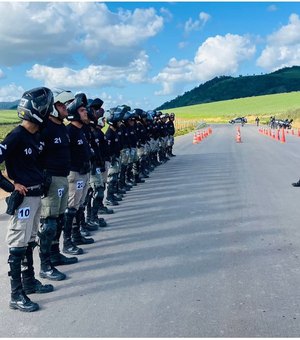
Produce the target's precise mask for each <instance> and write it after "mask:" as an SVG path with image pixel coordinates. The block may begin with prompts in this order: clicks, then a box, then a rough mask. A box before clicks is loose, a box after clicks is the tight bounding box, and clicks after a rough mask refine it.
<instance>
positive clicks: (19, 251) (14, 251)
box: [9, 247, 27, 257]
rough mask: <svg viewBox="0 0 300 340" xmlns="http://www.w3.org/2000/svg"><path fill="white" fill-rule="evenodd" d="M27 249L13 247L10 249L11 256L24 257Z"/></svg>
mask: <svg viewBox="0 0 300 340" xmlns="http://www.w3.org/2000/svg"><path fill="white" fill-rule="evenodd" d="M26 249H27V247H11V248H9V254H10V255H13V256H17V257H23V256H24V255H25V253H26Z"/></svg>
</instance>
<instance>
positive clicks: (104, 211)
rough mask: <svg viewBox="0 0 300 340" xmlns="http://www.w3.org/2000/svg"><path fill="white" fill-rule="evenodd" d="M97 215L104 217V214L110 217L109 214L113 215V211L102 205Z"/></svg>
mask: <svg viewBox="0 0 300 340" xmlns="http://www.w3.org/2000/svg"><path fill="white" fill-rule="evenodd" d="M98 213H99V214H101V215H106V214H107V215H110V214H113V213H114V211H113V209H109V208H107V207H106V206H104V205H102V206H100V207H99V210H98Z"/></svg>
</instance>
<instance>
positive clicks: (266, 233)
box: [0, 125, 300, 337]
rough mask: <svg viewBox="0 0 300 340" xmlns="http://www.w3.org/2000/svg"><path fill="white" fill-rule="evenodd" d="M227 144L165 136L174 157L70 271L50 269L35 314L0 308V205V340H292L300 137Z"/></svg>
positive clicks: (0, 264)
mask: <svg viewBox="0 0 300 340" xmlns="http://www.w3.org/2000/svg"><path fill="white" fill-rule="evenodd" d="M235 135H236V126H230V125H220V126H213V134H212V135H210V136H209V137H208V138H206V139H205V140H204V141H202V142H201V143H199V144H196V145H194V144H192V139H193V135H192V134H189V135H186V136H182V137H178V138H176V141H175V143H176V144H175V149H174V151H175V153H176V154H177V157H174V158H172V159H171V160H170V161H168V162H167V163H165V164H163V165H161V166H159V167H158V168H156V169H155V170H154V171H153V172H152V173H151V177H150V178H149V179H147V181H146V183H144V184H140V185H139V186H137V187H135V188H133V189H132V190H131V191H130V192H129V193H128V194H126V198H125V200H124V201H123V202H121V205H120V206H118V207H116V208H115V214H113V215H110V216H108V217H107V218H106V220H107V222H108V224H109V227H108V228H106V229H105V230H102V231H97V232H95V233H94V236H93V237H94V238H95V241H96V242H95V243H94V244H92V245H88V246H83V247H84V249H85V250H86V252H85V254H84V255H81V256H79V259H80V261H79V262H78V263H77V264H74V265H70V266H64V267H62V266H61V267H58V268H59V269H60V270H61V271H63V272H65V273H66V274H67V280H65V281H60V282H55V283H53V284H54V285H55V291H54V292H52V293H49V294H44V295H37V294H33V295H30V298H31V299H32V300H33V301H35V302H38V303H39V305H40V310H39V311H38V312H34V313H28V314H27V313H21V312H19V311H12V310H10V309H9V308H8V301H9V294H10V289H9V280H8V277H7V270H8V265H7V246H6V244H5V234H6V224H7V216H6V215H5V214H4V213H3V211H4V208H5V207H4V202H3V201H2V203H1V211H0V212H1V213H2V214H1V215H0V226H1V228H0V243H1V246H0V306H1V311H0V335H1V337H297V336H299V334H300V306H299V303H300V299H299V298H300V296H299V295H300V290H299V287H300V266H299V265H300V209H299V206H300V204H299V203H300V188H294V187H292V186H291V183H292V182H294V181H297V180H298V178H299V176H300V138H299V137H296V136H291V135H288V136H287V137H286V141H287V142H286V143H280V142H278V141H275V140H273V139H271V138H270V137H267V136H264V135H262V134H260V133H258V131H257V127H255V126H250V125H246V126H244V127H243V128H241V137H242V143H236V142H235ZM35 258H36V262H35V263H36V272H37V273H38V269H39V260H38V258H37V254H35ZM37 277H38V275H37ZM42 281H43V282H44V283H45V282H46V281H45V280H42ZM48 283H49V281H48Z"/></svg>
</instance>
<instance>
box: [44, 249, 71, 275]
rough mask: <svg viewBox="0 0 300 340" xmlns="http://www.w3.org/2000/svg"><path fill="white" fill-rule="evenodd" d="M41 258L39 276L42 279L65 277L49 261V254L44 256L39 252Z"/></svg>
mask: <svg viewBox="0 0 300 340" xmlns="http://www.w3.org/2000/svg"><path fill="white" fill-rule="evenodd" d="M40 259H41V270H40V277H41V278H43V279H48V280H52V281H62V280H64V279H65V278H66V275H65V274H64V273H62V272H60V271H59V270H58V269H56V268H55V267H54V266H53V264H52V262H51V261H50V256H49V257H48V256H45V255H44V254H42V253H40Z"/></svg>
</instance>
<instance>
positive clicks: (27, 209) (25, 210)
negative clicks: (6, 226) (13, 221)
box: [18, 207, 30, 220]
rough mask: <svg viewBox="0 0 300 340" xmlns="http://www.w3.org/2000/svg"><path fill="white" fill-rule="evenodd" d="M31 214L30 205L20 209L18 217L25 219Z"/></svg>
mask: <svg viewBox="0 0 300 340" xmlns="http://www.w3.org/2000/svg"><path fill="white" fill-rule="evenodd" d="M29 216H30V207H24V208H21V209H19V212H18V218H19V219H20V220H24V219H25V218H29Z"/></svg>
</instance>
